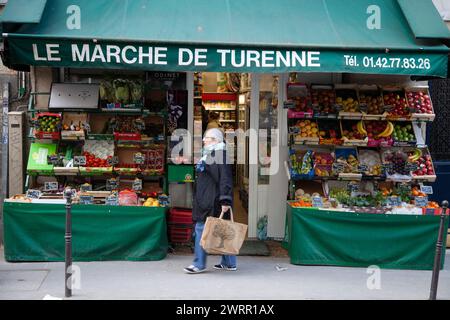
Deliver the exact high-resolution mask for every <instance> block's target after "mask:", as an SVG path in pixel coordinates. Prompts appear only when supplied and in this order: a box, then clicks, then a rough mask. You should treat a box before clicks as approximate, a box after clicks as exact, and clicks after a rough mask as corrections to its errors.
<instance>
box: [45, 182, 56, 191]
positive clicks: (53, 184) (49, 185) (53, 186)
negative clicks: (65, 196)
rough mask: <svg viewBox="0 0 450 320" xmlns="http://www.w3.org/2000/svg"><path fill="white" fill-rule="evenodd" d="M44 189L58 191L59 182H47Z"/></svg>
mask: <svg viewBox="0 0 450 320" xmlns="http://www.w3.org/2000/svg"><path fill="white" fill-rule="evenodd" d="M44 191H58V182H55V181H51V182H45V183H44Z"/></svg>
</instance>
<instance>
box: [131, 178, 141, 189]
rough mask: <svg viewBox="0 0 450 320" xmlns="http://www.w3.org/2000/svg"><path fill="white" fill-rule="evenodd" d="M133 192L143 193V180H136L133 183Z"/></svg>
mask: <svg viewBox="0 0 450 320" xmlns="http://www.w3.org/2000/svg"><path fill="white" fill-rule="evenodd" d="M133 190H134V191H141V190H142V180H141V179H137V178H136V179H134V181H133Z"/></svg>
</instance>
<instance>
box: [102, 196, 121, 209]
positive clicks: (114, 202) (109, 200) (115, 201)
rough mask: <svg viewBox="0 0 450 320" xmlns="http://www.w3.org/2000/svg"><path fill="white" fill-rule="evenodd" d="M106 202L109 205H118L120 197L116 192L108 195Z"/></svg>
mask: <svg viewBox="0 0 450 320" xmlns="http://www.w3.org/2000/svg"><path fill="white" fill-rule="evenodd" d="M105 204H106V205H108V206H118V205H119V198H118V197H117V195H116V194H113V195H110V196H108V197H106V199H105Z"/></svg>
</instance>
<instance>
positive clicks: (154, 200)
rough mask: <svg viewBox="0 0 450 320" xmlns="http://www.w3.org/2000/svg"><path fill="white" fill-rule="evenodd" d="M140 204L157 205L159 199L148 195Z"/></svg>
mask: <svg viewBox="0 0 450 320" xmlns="http://www.w3.org/2000/svg"><path fill="white" fill-rule="evenodd" d="M142 205H143V206H144V207H159V200H158V199H157V198H152V197H149V198H147V200H145V202H144V203H143V204H142Z"/></svg>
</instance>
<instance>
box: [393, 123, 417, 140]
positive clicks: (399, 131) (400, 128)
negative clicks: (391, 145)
mask: <svg viewBox="0 0 450 320" xmlns="http://www.w3.org/2000/svg"><path fill="white" fill-rule="evenodd" d="M392 137H393V138H394V140H395V141H398V142H408V143H415V142H416V137H415V135H414V131H413V127H412V124H411V123H406V124H400V123H399V122H397V124H396V125H395V126H394V132H393V133H392Z"/></svg>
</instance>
